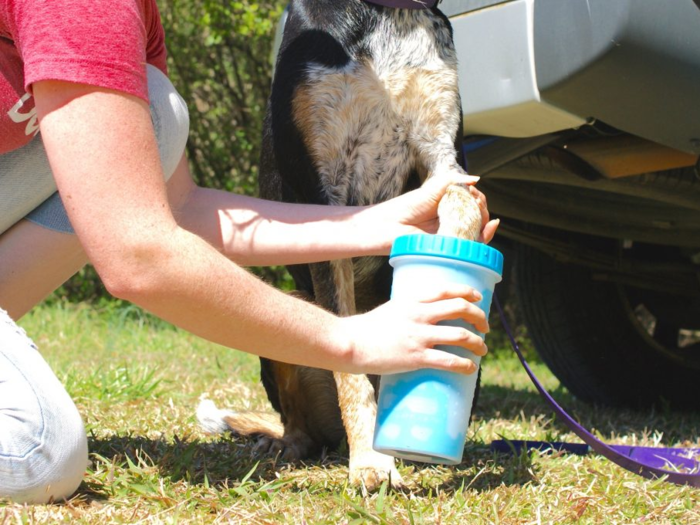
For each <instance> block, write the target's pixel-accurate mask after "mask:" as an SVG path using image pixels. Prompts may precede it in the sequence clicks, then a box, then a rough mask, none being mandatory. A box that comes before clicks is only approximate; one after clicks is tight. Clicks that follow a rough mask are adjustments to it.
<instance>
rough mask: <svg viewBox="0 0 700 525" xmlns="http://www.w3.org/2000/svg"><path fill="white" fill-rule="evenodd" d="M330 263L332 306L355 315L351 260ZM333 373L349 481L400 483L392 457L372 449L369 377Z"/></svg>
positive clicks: (374, 412)
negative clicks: (346, 453) (343, 431)
mask: <svg viewBox="0 0 700 525" xmlns="http://www.w3.org/2000/svg"><path fill="white" fill-rule="evenodd" d="M330 265H331V273H332V275H333V281H334V285H335V286H334V288H335V297H334V298H333V299H334V301H333V302H335V309H336V311H337V312H338V314H339V315H341V316H349V315H354V314H355V313H356V311H355V290H354V276H353V264H352V260H350V259H345V260H340V261H333V262H331V263H330ZM326 282H327V281H326ZM321 296H322V295H321ZM324 302H326V301H324ZM333 376H334V378H335V382H336V386H337V389H338V404H339V405H340V413H341V416H342V418H343V426H344V427H345V431H346V434H347V439H348V449H349V455H350V482H351V483H352V484H353V485H358V486H361V487H363V488H364V489H366V490H368V491H373V490H375V489H377V488H379V487H380V486H381V484H382V483H383V482H384V481H387V480H388V481H389V482H390V483H391V485H392V486H393V487H400V486H402V485H403V480H402V479H401V476H400V475H399V472H398V470H396V465H395V462H394V458H393V457H391V456H387V455H385V454H380V453H379V452H376V451H374V450H373V449H372V440H373V438H374V422H375V419H376V416H377V403H376V401H375V395H374V387H373V386H372V384H371V383H370V381H369V379H368V378H367V376H365V375H355V374H343V373H340V372H335V373H334V374H333Z"/></svg>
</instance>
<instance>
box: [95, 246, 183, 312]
mask: <svg viewBox="0 0 700 525" xmlns="http://www.w3.org/2000/svg"><path fill="white" fill-rule="evenodd" d="M172 260H173V257H172V255H171V254H170V250H168V247H167V244H166V243H163V242H154V241H148V240H140V241H137V242H123V243H121V244H120V245H119V249H118V250H111V251H110V253H107V254H105V255H104V256H102V257H100V258H99V259H98V260H96V261H93V264H94V265H95V269H96V270H97V273H98V274H99V276H100V279H101V280H102V282H103V284H104V286H105V288H106V289H107V291H108V292H109V293H110V294H111V295H112V296H114V297H116V298H118V299H122V300H125V301H129V302H132V303H135V304H143V303H144V302H148V301H149V299H151V298H154V297H156V296H158V295H160V294H162V293H164V290H166V289H167V287H168V284H167V277H168V271H167V268H168V267H170V264H169V261H172Z"/></svg>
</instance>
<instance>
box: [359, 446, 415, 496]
mask: <svg viewBox="0 0 700 525" xmlns="http://www.w3.org/2000/svg"><path fill="white" fill-rule="evenodd" d="M385 481H388V482H389V483H390V485H391V486H392V487H393V488H395V489H398V488H402V487H404V481H403V478H401V474H399V471H398V470H397V469H396V465H395V462H394V458H393V457H391V456H387V455H384V454H380V453H379V452H374V451H371V452H366V453H365V454H363V455H362V457H360V458H354V460H352V459H351V462H350V483H352V484H353V485H356V486H358V487H362V488H363V489H364V490H366V491H367V492H373V491H375V490H377V489H379V487H381V486H382V483H384V482H385Z"/></svg>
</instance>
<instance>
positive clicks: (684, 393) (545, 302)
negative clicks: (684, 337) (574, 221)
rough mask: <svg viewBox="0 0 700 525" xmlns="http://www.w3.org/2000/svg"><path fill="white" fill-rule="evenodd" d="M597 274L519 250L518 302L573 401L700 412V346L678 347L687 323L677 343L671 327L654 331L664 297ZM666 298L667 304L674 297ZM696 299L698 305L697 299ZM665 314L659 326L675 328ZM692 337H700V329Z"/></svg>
mask: <svg viewBox="0 0 700 525" xmlns="http://www.w3.org/2000/svg"><path fill="white" fill-rule="evenodd" d="M543 230H544V229H543ZM540 233H541V232H540ZM555 235H557V234H556V233H555ZM557 236H558V237H559V238H560V239H567V241H569V242H574V243H583V244H584V245H586V247H587V248H594V249H597V250H608V251H609V250H615V249H619V243H618V241H614V240H609V239H601V238H597V237H590V236H583V235H578V234H572V233H568V232H566V233H564V232H559V233H558V235H557ZM598 273H600V272H598ZM596 277H597V276H596V270H593V269H591V268H588V267H584V266H579V265H576V264H572V263H564V262H560V261H557V260H556V259H555V258H553V257H551V256H550V255H547V254H546V253H544V252H542V251H540V250H538V249H535V248H533V247H529V246H525V245H522V244H519V245H518V246H517V248H516V263H515V288H516V294H517V296H518V303H519V307H520V311H521V315H522V317H523V319H524V321H525V325H526V327H527V330H528V334H529V336H530V338H531V339H532V341H533V343H534V346H535V349H536V350H537V352H538V354H539V355H540V356H541V358H542V359H543V361H544V362H545V363H546V364H547V366H548V367H549V368H550V369H551V371H552V372H553V373H554V374H555V375H556V376H557V378H558V379H559V380H560V381H561V383H562V384H563V385H564V386H565V387H566V388H567V389H568V390H569V391H570V392H571V393H572V394H573V395H574V396H576V397H577V398H579V399H581V400H583V401H586V402H590V403H595V404H602V405H607V406H618V407H620V406H621V407H632V408H642V407H649V406H651V405H657V406H660V407H670V408H697V401H696V396H697V386H696V385H697V383H698V381H700V343H699V342H698V341H697V340H692V339H691V340H690V343H689V344H684V345H683V346H681V345H680V344H679V343H678V342H677V341H678V333H679V330H680V329H681V325H680V324H677V323H676V324H674V326H673V327H672V329H671V331H672V332H673V331H675V334H676V339H675V341H676V343H674V342H673V341H674V339H673V338H672V337H671V338H669V337H667V336H665V335H664V334H663V332H664V331H665V332H668V330H656V331H655V330H653V329H650V327H649V323H648V319H647V317H645V316H647V314H648V315H651V316H652V321H654V318H653V313H652V312H653V311H654V304H653V301H654V299H653V298H658V297H659V294H658V293H657V294H651V293H645V292H643V291H640V290H638V289H635V288H632V287H630V286H626V285H623V284H620V283H619V282H614V281H613V282H611V281H605V280H599V279H597V278H596ZM650 298H652V299H650ZM663 299H664V300H665V301H666V304H668V303H669V301H670V300H672V299H674V298H673V297H668V296H665V297H663ZM692 301H693V302H692V306H693V307H695V308H697V304H698V299H697V298H695V299H693V300H692ZM659 304H660V303H659ZM696 313H697V311H695V312H694V313H693V315H695V314H696ZM642 314H644V315H642ZM660 315H661V317H658V318H656V319H655V321H656V322H657V326H656V328H657V329H658V328H660V327H663V326H665V327H668V325H669V323H668V322H667V318H668V317H669V315H667V314H664V313H662V314H660ZM695 319H700V317H696V318H695ZM692 322H696V321H692ZM652 324H653V323H652ZM698 329H700V327H697V326H695V327H693V330H698ZM656 332H659V333H656ZM685 332H687V330H686V331H685ZM685 332H684V333H685ZM691 334H693V336H694V337H696V339H697V334H698V332H697V331H695V332H692V331H691ZM674 345H675V348H674Z"/></svg>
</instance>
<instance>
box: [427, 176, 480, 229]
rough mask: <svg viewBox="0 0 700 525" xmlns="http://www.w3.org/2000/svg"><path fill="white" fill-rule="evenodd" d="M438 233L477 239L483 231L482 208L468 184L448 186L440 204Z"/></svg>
mask: <svg viewBox="0 0 700 525" xmlns="http://www.w3.org/2000/svg"><path fill="white" fill-rule="evenodd" d="M438 216H439V218H440V228H439V229H438V234H440V235H445V236H448V237H458V238H460V239H467V240H470V241H474V240H477V239H478V238H479V234H480V233H481V227H482V224H481V210H480V209H479V203H478V202H477V200H476V198H474V196H473V195H472V193H471V190H470V189H469V187H468V186H462V185H461V184H453V185H452V186H449V187H448V188H447V191H446V192H445V195H444V196H443V197H442V200H440V204H439V206H438Z"/></svg>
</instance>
